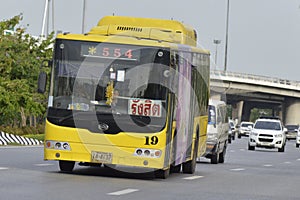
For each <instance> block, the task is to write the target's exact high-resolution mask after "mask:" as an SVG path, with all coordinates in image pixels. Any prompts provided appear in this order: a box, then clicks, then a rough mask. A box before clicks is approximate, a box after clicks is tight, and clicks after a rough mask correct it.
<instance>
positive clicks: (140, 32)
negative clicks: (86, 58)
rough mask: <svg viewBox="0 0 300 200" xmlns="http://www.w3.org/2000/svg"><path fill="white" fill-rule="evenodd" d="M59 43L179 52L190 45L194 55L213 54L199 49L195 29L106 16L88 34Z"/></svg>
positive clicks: (68, 36)
mask: <svg viewBox="0 0 300 200" xmlns="http://www.w3.org/2000/svg"><path fill="white" fill-rule="evenodd" d="M57 38H58V39H67V40H78V41H92V42H108V43H118V44H132V45H140V46H155V47H165V48H172V49H175V50H176V49H179V47H178V45H177V44H181V45H189V47H190V48H191V49H192V51H193V52H198V53H204V54H209V51H208V50H204V49H201V48H198V47H197V46H196V40H197V36H196V32H195V31H194V29H193V28H191V27H189V26H187V25H184V24H183V23H181V22H179V21H175V20H164V19H153V18H136V17H123V16H106V17H103V18H102V19H101V20H100V21H99V22H98V24H97V26H95V27H93V28H92V29H91V30H90V31H89V32H88V33H86V34H70V33H62V34H58V35H57Z"/></svg>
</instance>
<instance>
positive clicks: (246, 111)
mask: <svg viewBox="0 0 300 200" xmlns="http://www.w3.org/2000/svg"><path fill="white" fill-rule="evenodd" d="M242 109H243V112H242V118H241V121H250V115H251V109H252V106H251V104H250V103H249V102H244V105H243V108H242Z"/></svg>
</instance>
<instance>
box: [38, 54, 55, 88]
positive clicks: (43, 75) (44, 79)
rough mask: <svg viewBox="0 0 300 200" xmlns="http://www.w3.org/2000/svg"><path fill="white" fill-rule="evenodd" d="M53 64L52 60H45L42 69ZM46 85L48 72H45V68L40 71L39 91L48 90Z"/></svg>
mask: <svg viewBox="0 0 300 200" xmlns="http://www.w3.org/2000/svg"><path fill="white" fill-rule="evenodd" d="M51 66H52V61H51V60H43V61H42V63H41V67H40V68H41V69H42V68H43V67H51ZM46 85H47V74H46V72H44V71H43V70H42V71H41V72H40V74H39V78H38V90H37V92H38V93H41V94H43V93H45V91H46Z"/></svg>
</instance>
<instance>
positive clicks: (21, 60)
mask: <svg viewBox="0 0 300 200" xmlns="http://www.w3.org/2000/svg"><path fill="white" fill-rule="evenodd" d="M21 20H22V15H21V14H20V15H18V16H15V17H13V18H11V19H9V20H4V21H1V22H0V74H1V77H0V123H1V124H2V125H17V126H26V125H27V121H28V119H29V118H30V117H32V116H34V117H37V116H43V115H44V113H45V110H46V105H45V102H46V96H45V95H41V94H38V93H37V79H38V74H39V71H40V65H41V63H42V61H43V60H45V59H50V58H51V56H52V45H53V33H52V34H50V35H49V36H48V37H47V38H41V37H33V36H30V35H29V34H27V33H26V29H25V28H22V27H20V26H19V23H20V22H21ZM6 30H13V32H12V34H6V33H7V31H6Z"/></svg>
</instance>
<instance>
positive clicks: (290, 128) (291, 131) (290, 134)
mask: <svg viewBox="0 0 300 200" xmlns="http://www.w3.org/2000/svg"><path fill="white" fill-rule="evenodd" d="M285 128H287V132H286V139H288V140H290V139H293V140H294V139H296V136H297V132H298V128H299V125H291V124H289V125H285Z"/></svg>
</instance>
